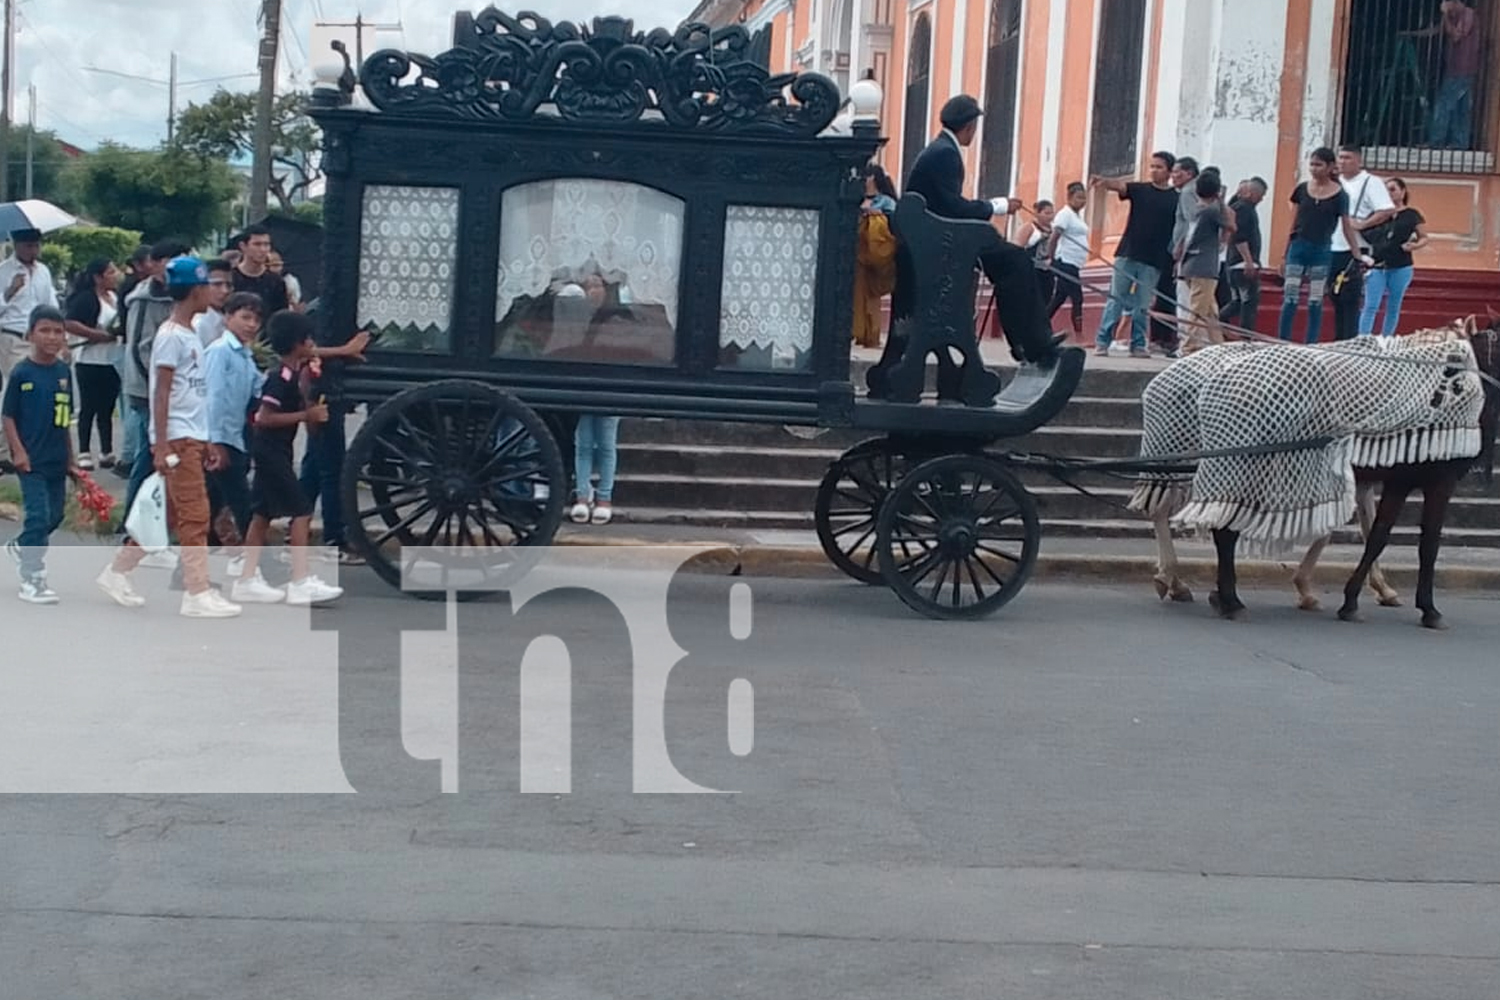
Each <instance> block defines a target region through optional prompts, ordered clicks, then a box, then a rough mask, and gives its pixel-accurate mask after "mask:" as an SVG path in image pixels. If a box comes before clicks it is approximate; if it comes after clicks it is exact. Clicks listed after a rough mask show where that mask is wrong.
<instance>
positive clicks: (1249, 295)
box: [1219, 177, 1266, 330]
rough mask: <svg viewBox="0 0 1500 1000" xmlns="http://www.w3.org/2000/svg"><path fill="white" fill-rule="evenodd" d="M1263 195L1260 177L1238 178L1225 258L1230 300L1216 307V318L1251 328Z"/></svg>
mask: <svg viewBox="0 0 1500 1000" xmlns="http://www.w3.org/2000/svg"><path fill="white" fill-rule="evenodd" d="M1265 197H1266V182H1265V181H1264V180H1262V179H1261V178H1259V177H1252V178H1250V179H1249V180H1248V181H1241V182H1240V189H1239V192H1238V193H1237V194H1235V196H1234V197H1233V198H1231V199H1230V200H1229V207H1230V209H1231V210H1233V212H1234V242H1233V243H1232V244H1230V247H1229V259H1228V260H1226V261H1225V262H1224V272H1225V278H1226V279H1227V280H1225V281H1224V282H1223V284H1224V285H1226V286H1227V287H1228V290H1229V302H1228V304H1226V305H1225V306H1224V308H1223V309H1221V310H1220V311H1219V319H1220V321H1221V322H1224V323H1232V324H1234V325H1235V326H1238V327H1240V328H1241V329H1244V330H1254V329H1255V321H1256V318H1257V316H1258V315H1259V313H1260V250H1261V237H1260V212H1259V211H1258V210H1257V209H1258V207H1259V205H1260V203H1261V202H1262V201H1264V200H1265Z"/></svg>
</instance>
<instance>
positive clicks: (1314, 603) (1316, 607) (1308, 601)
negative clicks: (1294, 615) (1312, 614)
mask: <svg viewBox="0 0 1500 1000" xmlns="http://www.w3.org/2000/svg"><path fill="white" fill-rule="evenodd" d="M1297 608H1298V610H1301V611H1322V610H1323V602H1322V601H1320V600H1318V599H1317V598H1316V597H1314V596H1313V595H1312V594H1303V595H1302V597H1301V598H1300V599H1299V600H1298V601H1297Z"/></svg>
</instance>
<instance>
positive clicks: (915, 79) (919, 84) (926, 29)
mask: <svg viewBox="0 0 1500 1000" xmlns="http://www.w3.org/2000/svg"><path fill="white" fill-rule="evenodd" d="M931 83H932V19H931V18H929V17H928V16H927V14H926V12H923V13H921V14H918V15H917V21H916V23H915V24H914V25H912V29H911V55H910V56H908V57H907V60H906V129H905V135H904V136H903V138H902V143H901V186H902V187H903V188H904V187H905V186H906V179H907V178H908V177H910V176H911V168H912V167H913V166H914V165H915V164H916V162H917V155H918V154H919V153H921V152H922V147H924V146H926V145H927V99H928V91H929V90H930V89H931Z"/></svg>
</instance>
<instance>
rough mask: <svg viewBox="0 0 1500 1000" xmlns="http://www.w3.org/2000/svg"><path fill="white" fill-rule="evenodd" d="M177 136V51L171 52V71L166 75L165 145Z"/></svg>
mask: <svg viewBox="0 0 1500 1000" xmlns="http://www.w3.org/2000/svg"><path fill="white" fill-rule="evenodd" d="M176 136H177V53H175V52H173V53H172V71H171V73H170V74H169V75H168V76H167V145H168V146H170V145H172V140H173V139H174V138H176Z"/></svg>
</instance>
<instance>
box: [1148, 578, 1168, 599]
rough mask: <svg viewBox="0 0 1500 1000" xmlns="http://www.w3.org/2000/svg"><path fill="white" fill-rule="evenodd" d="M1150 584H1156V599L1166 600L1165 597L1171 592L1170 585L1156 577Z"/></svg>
mask: <svg viewBox="0 0 1500 1000" xmlns="http://www.w3.org/2000/svg"><path fill="white" fill-rule="evenodd" d="M1151 582H1152V583H1154V584H1156V596H1157V599H1158V600H1162V601H1165V600H1166V599H1167V595H1168V594H1170V593H1171V592H1172V587H1171V585H1170V584H1168V583H1167V581H1166V580H1164V579H1162V578H1161V577H1157V578H1156V579H1155V580H1152V581H1151Z"/></svg>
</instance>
